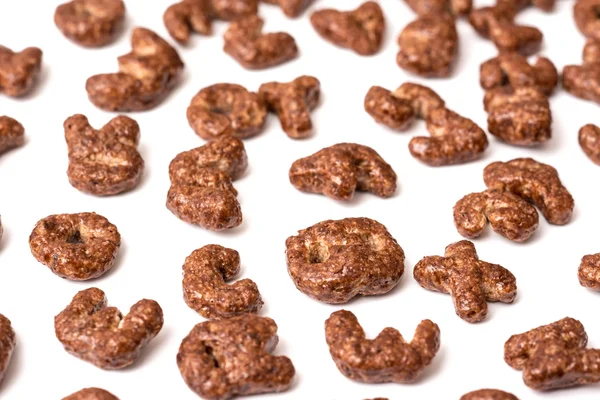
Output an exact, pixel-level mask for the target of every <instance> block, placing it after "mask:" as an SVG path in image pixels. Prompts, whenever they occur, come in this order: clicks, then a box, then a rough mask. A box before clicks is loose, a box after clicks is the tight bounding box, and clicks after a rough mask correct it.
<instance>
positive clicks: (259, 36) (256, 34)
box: [223, 15, 298, 70]
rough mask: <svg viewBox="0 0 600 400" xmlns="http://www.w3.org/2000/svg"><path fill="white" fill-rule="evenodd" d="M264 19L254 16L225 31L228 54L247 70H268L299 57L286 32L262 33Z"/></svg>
mask: <svg viewBox="0 0 600 400" xmlns="http://www.w3.org/2000/svg"><path fill="white" fill-rule="evenodd" d="M263 24H264V21H263V19H262V18H260V17H258V16H256V15H251V16H248V17H245V18H243V19H240V20H237V21H235V22H232V23H231V25H229V28H228V29H227V31H226V32H225V36H224V41H225V45H224V47H223V50H224V51H225V53H227V54H229V55H230V56H231V57H233V58H234V59H235V60H236V61H237V62H238V63H240V64H241V65H242V67H244V68H246V69H251V70H252V69H265V68H269V67H274V66H276V65H279V64H283V63H285V62H287V61H290V60H292V59H294V58H296V56H297V55H298V47H297V46H296V41H295V40H294V38H293V37H292V36H291V35H290V34H288V33H285V32H276V33H263V32H262V30H263Z"/></svg>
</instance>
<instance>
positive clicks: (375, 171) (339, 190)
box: [289, 143, 397, 201]
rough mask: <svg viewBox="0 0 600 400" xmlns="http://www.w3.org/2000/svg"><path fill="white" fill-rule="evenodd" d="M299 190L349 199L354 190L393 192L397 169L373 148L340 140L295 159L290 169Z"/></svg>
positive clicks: (338, 198)
mask: <svg viewBox="0 0 600 400" xmlns="http://www.w3.org/2000/svg"><path fill="white" fill-rule="evenodd" d="M289 177H290V182H291V183H292V185H294V187H295V188H296V189H298V190H301V191H303V192H308V193H322V194H324V195H325V196H327V197H329V198H332V199H334V200H343V201H348V200H351V199H352V198H353V197H354V192H355V191H356V190H358V191H360V192H370V193H373V194H374V195H376V196H379V197H391V196H392V195H393V194H394V193H395V192H396V180H397V177H396V173H395V172H394V170H393V169H392V167H391V166H390V165H389V164H388V163H387V162H385V160H384V159H383V158H381V156H380V155H379V154H378V153H377V152H376V151H375V150H373V149H372V148H370V147H367V146H363V145H360V144H355V143H340V144H336V145H333V146H330V147H326V148H324V149H322V150H320V151H318V152H317V153H315V154H313V155H311V156H308V157H305V158H301V159H299V160H296V161H295V162H294V163H293V164H292V167H291V168H290V172H289Z"/></svg>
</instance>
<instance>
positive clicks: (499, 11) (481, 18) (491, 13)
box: [469, 0, 518, 39]
mask: <svg viewBox="0 0 600 400" xmlns="http://www.w3.org/2000/svg"><path fill="white" fill-rule="evenodd" d="M517 11H518V10H517V9H516V7H515V4H514V2H513V1H512V0H508V1H497V2H496V4H495V5H494V6H491V7H482V8H478V9H475V10H472V11H471V12H470V13H469V23H470V24H471V26H472V27H473V29H475V31H476V32H477V33H478V34H479V35H481V36H482V37H484V38H486V39H489V38H490V29H491V25H493V24H497V23H504V24H510V23H512V22H513V21H514V19H515V16H516V15H517Z"/></svg>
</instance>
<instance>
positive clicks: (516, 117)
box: [483, 86, 552, 146]
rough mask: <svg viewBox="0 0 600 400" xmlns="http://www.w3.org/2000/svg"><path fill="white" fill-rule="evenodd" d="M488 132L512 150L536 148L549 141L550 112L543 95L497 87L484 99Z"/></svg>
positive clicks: (548, 104) (526, 88) (526, 89)
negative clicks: (509, 145) (510, 146)
mask: <svg viewBox="0 0 600 400" xmlns="http://www.w3.org/2000/svg"><path fill="white" fill-rule="evenodd" d="M483 102H484V106H485V110H486V111H487V113H488V131H489V132H490V133H491V134H492V135H494V136H496V137H497V138H499V139H500V140H502V141H504V142H506V143H509V144H512V145H516V146H536V145H540V144H542V143H545V142H547V141H548V140H550V139H551V137H552V112H551V110H550V103H549V102H548V98H547V97H546V95H545V94H544V93H543V92H542V91H540V90H539V89H538V88H536V87H534V86H531V87H517V88H516V89H514V90H513V89H512V88H511V87H508V86H505V87H498V88H495V89H492V90H490V91H488V92H487V93H486V94H485V98H484V101H483Z"/></svg>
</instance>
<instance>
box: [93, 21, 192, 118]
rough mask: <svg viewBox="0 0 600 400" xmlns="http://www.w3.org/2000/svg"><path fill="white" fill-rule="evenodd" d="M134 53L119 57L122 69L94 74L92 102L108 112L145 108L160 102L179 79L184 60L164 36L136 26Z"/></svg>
mask: <svg viewBox="0 0 600 400" xmlns="http://www.w3.org/2000/svg"><path fill="white" fill-rule="evenodd" d="M131 48H132V50H131V52H130V53H128V54H125V55H123V56H121V57H119V58H118V61H119V72H117V73H113V74H99V75H94V76H92V77H90V78H89V79H88V80H87V82H86V84H85V88H86V90H87V93H88V97H89V99H90V101H91V102H92V103H93V104H94V105H95V106H96V107H98V108H101V109H103V110H106V111H144V110H150V109H152V108H154V107H156V106H157V105H158V104H160V103H161V102H162V101H163V100H164V99H165V97H166V96H167V95H168V94H169V93H170V91H171V90H172V89H173V87H174V86H175V85H176V84H177V81H178V80H179V75H180V74H181V71H182V70H183V61H181V59H180V58H179V55H178V54H177V51H176V50H175V49H174V48H173V47H171V45H169V43H167V42H166V41H164V40H163V39H162V38H161V37H160V36H158V35H157V34H156V33H154V32H152V31H151V30H148V29H145V28H135V29H134V31H133V34H132V35H131Z"/></svg>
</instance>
